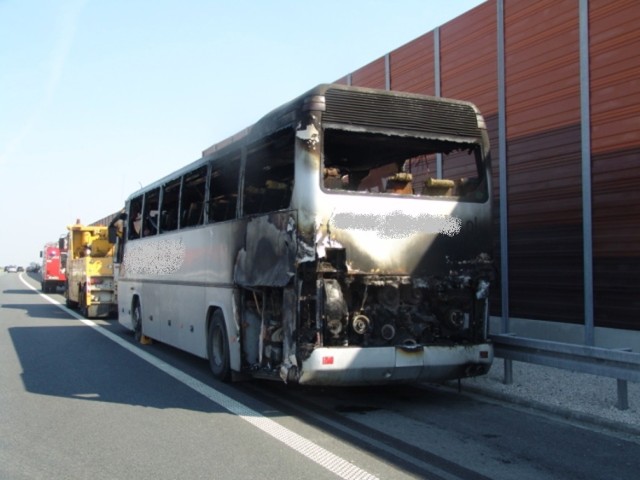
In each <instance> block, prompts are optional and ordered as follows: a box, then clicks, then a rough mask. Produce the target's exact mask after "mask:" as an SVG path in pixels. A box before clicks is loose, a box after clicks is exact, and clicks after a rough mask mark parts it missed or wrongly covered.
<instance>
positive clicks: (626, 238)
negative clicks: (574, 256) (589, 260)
mask: <svg viewBox="0 0 640 480" xmlns="http://www.w3.org/2000/svg"><path fill="white" fill-rule="evenodd" d="M591 160H592V165H593V166H592V192H593V202H592V209H593V251H594V255H595V256H597V257H622V256H625V257H628V258H629V257H636V258H640V150H638V149H631V150H626V151H625V150H620V151H615V152H608V153H603V154H600V155H594V156H593V157H592V158H591ZM638 287H639V288H638V292H640V285H638ZM639 296H640V295H639ZM638 318H639V320H640V316H639V317H638Z"/></svg>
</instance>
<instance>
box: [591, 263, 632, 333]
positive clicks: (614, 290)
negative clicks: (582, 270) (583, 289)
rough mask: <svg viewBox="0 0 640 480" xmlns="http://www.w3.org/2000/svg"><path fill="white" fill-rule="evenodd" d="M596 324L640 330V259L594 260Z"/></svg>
mask: <svg viewBox="0 0 640 480" xmlns="http://www.w3.org/2000/svg"><path fill="white" fill-rule="evenodd" d="M593 272H594V286H593V297H594V305H595V324H596V325H597V326H600V327H611V328H624V329H628V330H640V295H638V291H640V258H638V257H626V256H621V257H606V258H602V257H600V258H598V257H596V258H594V261H593Z"/></svg>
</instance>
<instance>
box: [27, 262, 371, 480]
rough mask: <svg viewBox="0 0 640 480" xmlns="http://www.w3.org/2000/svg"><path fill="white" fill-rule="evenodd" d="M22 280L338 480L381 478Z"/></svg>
mask: <svg viewBox="0 0 640 480" xmlns="http://www.w3.org/2000/svg"><path fill="white" fill-rule="evenodd" d="M20 280H21V281H22V283H24V284H25V285H26V286H27V287H28V288H30V289H31V290H33V291H34V292H36V293H38V294H39V295H40V296H41V297H43V298H44V299H45V300H47V301H48V302H49V303H52V304H54V305H56V306H57V307H59V308H61V309H62V310H64V311H65V312H66V313H68V314H69V315H71V316H72V317H74V318H76V319H78V320H80V321H81V322H82V323H84V324H85V325H86V326H88V327H91V328H93V329H94V330H95V331H97V332H98V333H100V334H101V335H104V336H105V337H107V338H108V339H109V340H111V341H113V342H115V343H117V344H118V345H120V346H121V347H122V348H124V349H126V350H128V351H129V352H131V353H133V354H134V355H137V356H138V357H139V358H141V359H142V360H144V361H145V362H148V363H150V364H151V365H153V366H154V367H156V368H158V369H159V370H161V371H163V372H164V373H166V374H167V375H170V376H171V377H173V378H175V379H176V380H178V381H179V382H181V383H183V384H184V385H186V386H188V387H190V388H191V389H193V390H195V391H196V392H198V393H200V394H201V395H204V396H205V397H207V398H208V399H209V400H211V401H212V402H214V403H217V404H218V405H220V406H221V407H223V408H225V409H227V410H228V411H229V412H231V413H233V414H234V415H237V416H238V417H240V418H241V419H243V420H245V421H246V422H249V423H250V424H252V425H253V426H254V427H256V428H259V429H260V430H262V431H263V432H265V433H267V434H268V435H271V436H272V437H273V438H275V439H277V440H279V441H281V442H282V443H284V444H285V445H286V446H288V447H289V448H291V449H292V450H295V451H296V452H298V453H300V454H302V455H303V456H305V457H307V458H308V459H309V460H311V461H313V462H315V463H317V464H319V465H321V466H322V467H324V468H326V469H327V470H329V471H330V472H333V473H335V474H336V475H337V476H338V477H340V478H344V479H346V480H377V478H378V477H376V476H375V475H373V474H371V473H368V472H366V471H365V470H362V469H361V468H359V467H357V466H355V465H354V464H352V463H351V462H348V461H347V460H345V459H343V458H341V457H339V456H338V455H335V454H334V453H331V452H330V451H328V450H326V449H324V448H323V447H321V446H319V445H317V444H315V443H314V442H312V441H310V440H307V439H306V438H304V437H303V436H301V435H298V434H297V433H295V432H293V431H291V430H289V429H288V428H285V427H283V426H282V425H280V424H278V423H277V422H274V421H273V420H271V419H270V418H267V417H265V416H263V415H262V414H260V413H259V412H256V411H255V410H253V409H251V408H250V407H248V406H246V405H244V404H243V403H241V402H238V401H237V400H234V399H233V398H231V397H229V396H227V395H225V394H224V393H222V392H220V391H218V390H216V389H215V388H213V387H210V386H209V385H207V384H205V383H202V382H201V381H199V380H197V379H195V378H193V377H192V376H190V375H187V374H186V373H184V372H183V371H181V370H178V369H177V368H175V367H172V366H171V365H169V364H168V363H166V362H163V361H162V360H160V359H158V358H157V357H154V356H153V355H151V354H149V353H147V352H145V351H144V350H142V349H140V348H138V347H137V346H135V345H132V344H131V343H129V342H127V341H125V340H123V339H122V338H120V337H118V336H117V335H115V334H113V333H111V332H110V331H108V330H106V329H105V328H103V327H101V326H100V325H98V324H97V323H95V322H94V321H92V320H88V319H86V318H84V317H83V316H81V315H80V314H78V313H77V312H74V311H73V310H70V309H69V308H67V307H66V306H64V305H62V304H61V303H60V302H58V301H57V300H55V299H54V298H51V297H50V296H48V295H45V294H43V293H41V292H40V291H38V289H37V288H36V287H34V286H32V285H31V284H29V283H28V282H27V281H26V280H24V279H23V278H22V275H20Z"/></svg>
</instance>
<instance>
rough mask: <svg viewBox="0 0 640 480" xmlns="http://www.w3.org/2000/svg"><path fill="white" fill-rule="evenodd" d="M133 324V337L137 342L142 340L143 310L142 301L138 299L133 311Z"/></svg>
mask: <svg viewBox="0 0 640 480" xmlns="http://www.w3.org/2000/svg"><path fill="white" fill-rule="evenodd" d="M131 326H132V327H133V338H135V339H136V342H138V343H140V342H141V341H142V310H141V309H140V302H139V301H138V300H136V301H135V303H134V304H133V309H132V312H131Z"/></svg>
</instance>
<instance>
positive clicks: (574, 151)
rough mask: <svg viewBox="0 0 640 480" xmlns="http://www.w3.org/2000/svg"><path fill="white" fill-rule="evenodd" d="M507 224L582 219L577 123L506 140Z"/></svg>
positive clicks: (554, 223) (578, 131)
mask: <svg viewBox="0 0 640 480" xmlns="http://www.w3.org/2000/svg"><path fill="white" fill-rule="evenodd" d="M507 158H508V184H509V185H508V189H509V223H510V224H512V225H514V226H516V225H517V226H520V225H531V224H538V225H559V224H574V223H581V222H582V188H581V176H582V169H581V163H580V158H581V152H580V126H579V125H573V126H571V127H567V128H563V129H558V130H552V131H549V132H543V133H540V134H538V135H532V136H527V137H522V138H519V139H509V140H508V142H507Z"/></svg>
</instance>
